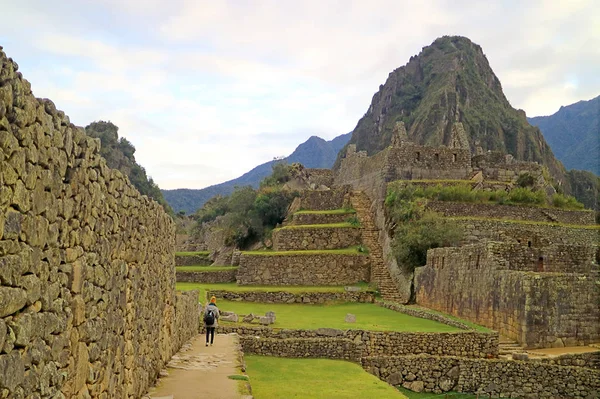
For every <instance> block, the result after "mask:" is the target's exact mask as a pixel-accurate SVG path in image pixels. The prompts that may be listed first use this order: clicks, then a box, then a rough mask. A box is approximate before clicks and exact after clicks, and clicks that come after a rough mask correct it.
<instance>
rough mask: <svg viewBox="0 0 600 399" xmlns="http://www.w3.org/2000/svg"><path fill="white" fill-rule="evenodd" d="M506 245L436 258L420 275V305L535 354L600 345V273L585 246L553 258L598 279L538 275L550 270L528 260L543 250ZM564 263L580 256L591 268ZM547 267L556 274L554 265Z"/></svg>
mask: <svg viewBox="0 0 600 399" xmlns="http://www.w3.org/2000/svg"><path fill="white" fill-rule="evenodd" d="M504 245H505V244H500V243H488V244H480V245H471V246H465V247H462V248H437V249H434V250H430V251H428V257H427V265H426V266H425V267H423V268H419V269H417V270H418V271H417V275H416V293H417V303H419V304H421V305H423V306H426V307H429V308H432V309H436V310H440V311H443V312H446V313H450V314H454V315H456V316H458V317H462V318H465V319H467V320H470V321H473V322H476V323H479V324H482V325H485V326H487V327H489V328H493V329H495V330H497V331H499V332H500V334H502V335H504V336H507V337H510V338H512V339H515V340H517V341H518V342H520V343H522V344H525V345H527V346H528V347H532V348H540V347H541V348H543V347H551V346H559V347H562V346H574V345H582V344H588V343H590V342H597V341H599V340H600V309H599V307H598V302H599V298H600V293H599V288H598V286H597V284H596V280H597V279H598V271H597V270H598V266H597V265H595V264H593V263H592V262H593V258H591V259H590V256H589V255H591V253H590V252H589V251H587V250H585V247H575V248H571V253H570V254H569V252H567V251H565V252H561V251H562V250H565V248H558V250H556V249H555V250H554V252H553V255H552V256H551V257H550V260H553V259H554V260H555V261H556V263H555V266H554V267H555V268H559V269H563V268H565V267H572V268H574V269H575V270H579V271H584V270H591V271H590V272H586V273H556V272H548V271H545V272H542V271H541V272H534V271H531V270H530V267H531V266H533V267H536V268H537V267H539V268H540V270H542V269H543V268H544V267H545V266H544V264H543V262H544V260H542V261H541V262H542V264H541V265H540V264H539V263H537V262H538V261H536V263H535V264H534V265H532V264H531V263H533V262H527V261H526V259H527V257H526V256H525V253H527V252H529V251H531V252H538V251H540V250H539V249H532V248H528V247H526V248H527V249H520V250H519V251H517V248H516V247H515V246H514V245H508V246H506V247H504ZM579 249H581V250H582V252H581V253H579V252H577V250H579ZM544 250H545V251H546V253H550V252H552V251H553V249H552V248H548V249H544ZM512 251H515V252H512ZM521 255H522V256H523V258H524V259H522V258H521ZM535 256H537V255H535ZM561 256H563V257H564V258H565V259H566V260H569V259H575V257H576V256H579V260H581V261H582V262H584V264H583V265H581V266H577V264H569V263H564V262H561V259H560V258H561ZM511 262H513V263H511ZM585 262H589V263H585ZM590 263H591V267H590ZM519 267H523V268H525V270H518V268H519ZM546 267H549V268H552V262H551V261H550V262H549V264H547V265H546Z"/></svg>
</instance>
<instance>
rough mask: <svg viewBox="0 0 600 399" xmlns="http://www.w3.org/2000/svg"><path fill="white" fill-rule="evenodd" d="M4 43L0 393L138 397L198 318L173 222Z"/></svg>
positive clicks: (0, 64) (0, 70)
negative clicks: (179, 265)
mask: <svg viewBox="0 0 600 399" xmlns="http://www.w3.org/2000/svg"><path fill="white" fill-rule="evenodd" d="M99 149H100V140H98V139H92V138H90V137H87V136H86V134H85V132H84V130H83V129H82V128H80V127H77V126H75V125H73V124H71V123H70V121H69V118H68V117H67V116H66V115H65V114H64V113H63V112H62V111H58V110H57V109H56V107H55V106H54V104H53V103H52V101H50V100H47V99H36V98H35V97H34V96H33V94H32V92H31V86H30V84H29V83H28V82H27V81H26V80H24V79H23V78H22V76H21V74H20V73H19V72H17V64H16V63H15V62H14V61H12V60H11V59H8V58H7V57H6V56H5V54H4V53H3V52H2V51H1V48H0V397H13V398H25V397H28V398H36V397H37V398H39V397H54V398H65V397H67V398H72V397H93V398H98V397H100V398H106V397H110V398H134V397H135V398H138V397H140V396H141V395H142V394H143V393H144V392H145V391H146V389H147V387H148V386H149V384H150V383H151V382H153V381H154V379H155V378H156V376H157V375H158V373H159V371H160V370H161V368H162V367H163V366H164V364H165V363H166V362H167V361H168V359H169V358H170V357H171V355H172V354H173V353H175V352H176V350H177V349H178V347H179V345H180V344H181V342H183V341H185V340H186V339H188V338H189V337H190V334H192V330H193V329H179V328H177V326H180V325H192V326H195V325H197V323H198V313H197V311H196V308H195V306H194V304H195V302H196V300H195V298H193V296H191V295H180V296H176V294H175V289H174V288H175V265H174V257H173V249H174V245H175V226H174V223H173V222H172V220H171V218H170V217H169V216H168V215H167V214H166V213H165V212H164V210H163V208H162V207H161V206H160V205H159V204H157V203H156V202H154V201H151V200H149V199H148V198H147V197H145V196H142V195H140V194H139V192H138V191H137V190H136V189H135V188H134V187H133V186H132V185H131V184H130V182H129V181H128V179H127V178H126V177H124V176H123V175H122V174H121V173H120V172H119V171H116V170H112V169H110V168H108V167H107V166H106V162H105V161H104V159H103V158H102V157H101V156H100V154H99Z"/></svg>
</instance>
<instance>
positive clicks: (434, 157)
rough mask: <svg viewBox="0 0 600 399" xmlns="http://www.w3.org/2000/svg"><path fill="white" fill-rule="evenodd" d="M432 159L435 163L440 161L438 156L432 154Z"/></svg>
mask: <svg viewBox="0 0 600 399" xmlns="http://www.w3.org/2000/svg"><path fill="white" fill-rule="evenodd" d="M433 159H434V160H435V162H439V161H440V154H437V153H436V154H433Z"/></svg>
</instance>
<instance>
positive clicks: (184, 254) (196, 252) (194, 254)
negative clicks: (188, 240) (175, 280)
mask: <svg viewBox="0 0 600 399" xmlns="http://www.w3.org/2000/svg"><path fill="white" fill-rule="evenodd" d="M197 255H199V256H208V255H210V251H195V252H175V256H197Z"/></svg>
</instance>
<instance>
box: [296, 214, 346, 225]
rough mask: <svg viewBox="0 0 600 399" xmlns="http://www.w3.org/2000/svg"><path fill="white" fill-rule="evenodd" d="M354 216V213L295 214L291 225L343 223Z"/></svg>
mask: <svg viewBox="0 0 600 399" xmlns="http://www.w3.org/2000/svg"><path fill="white" fill-rule="evenodd" d="M355 215H356V214H355V213H296V214H294V216H293V218H292V224H295V225H306V224H330V223H343V222H345V221H346V220H348V219H349V218H352V217H354V216H355Z"/></svg>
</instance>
